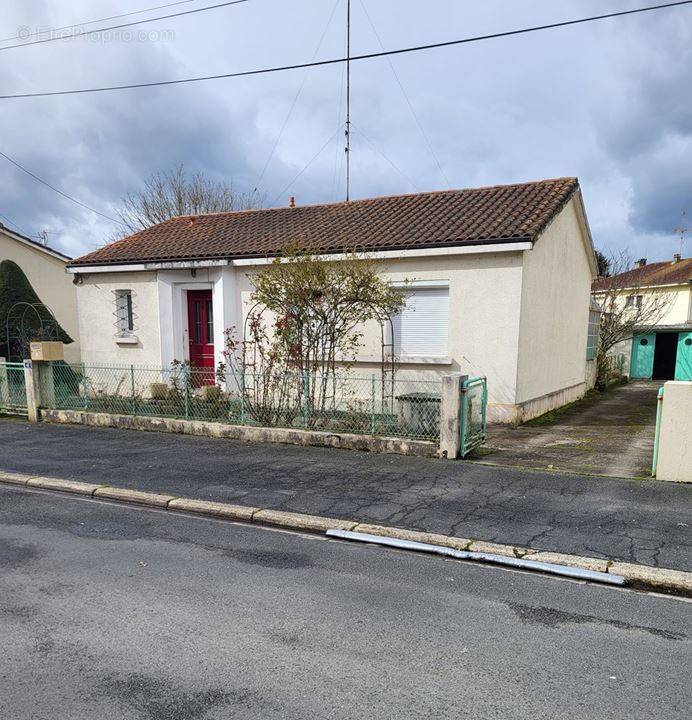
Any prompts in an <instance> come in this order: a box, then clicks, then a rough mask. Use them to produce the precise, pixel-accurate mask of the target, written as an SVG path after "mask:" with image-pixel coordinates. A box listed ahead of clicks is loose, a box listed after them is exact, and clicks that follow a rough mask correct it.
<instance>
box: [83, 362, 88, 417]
mask: <svg viewBox="0 0 692 720" xmlns="http://www.w3.org/2000/svg"><path fill="white" fill-rule="evenodd" d="M82 385H83V386H84V398H83V400H84V410H85V411H86V410H88V409H89V388H88V385H87V374H86V365H85V364H84V363H82Z"/></svg>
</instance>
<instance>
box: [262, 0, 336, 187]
mask: <svg viewBox="0 0 692 720" xmlns="http://www.w3.org/2000/svg"><path fill="white" fill-rule="evenodd" d="M340 2H341V0H336V2H335V3H334V7H333V8H332V11H331V13H330V15H329V19H328V20H327V24H326V25H325V27H324V30H323V31H322V35H321V36H320V41H319V43H317V47H316V48H315V52H314V54H313V56H312V59H313V60H314V59H315V58H316V57H317V53H318V52H319V51H320V48H321V47H322V43H323V42H324V38H325V36H326V35H327V30H329V26H330V25H331V24H332V19H333V18H334V13H335V12H336V8H337V7H338V5H339V3H340ZM309 73H310V69H309V68H308V69H307V70H306V71H305V74H304V75H303V81H302V82H301V83H300V87H299V88H298V92H297V93H296V95H295V97H294V98H293V102H292V103H291V107H290V109H289V111H288V114H287V115H286V118H285V119H284V122H283V125H282V126H281V129H280V130H279V134H278V135H277V136H276V140H274V144H273V145H272V149H271V151H270V152H269V155H268V157H267V160H266V162H265V163H264V167H263V168H262V172H261V173H260V175H259V177H258V178H257V181H256V182H255V184H254V186H253V190H252V193H253V195H254V194H255V193H256V192H257V188H258V187H259V185H260V183H261V182H262V180H263V178H264V175H265V173H266V172H267V168H268V167H269V163H270V162H271V160H272V158H273V157H274V153H275V152H276V148H277V147H278V145H279V142H281V138H282V137H283V134H284V130H286V126H287V125H288V123H289V121H290V119H291V117H292V116H293V111H294V110H295V107H296V104H297V103H298V98H300V95H301V93H302V92H303V88H304V87H305V82H306V81H307V79H308V75H309Z"/></svg>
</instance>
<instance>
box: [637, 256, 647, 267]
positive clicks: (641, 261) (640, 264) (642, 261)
mask: <svg viewBox="0 0 692 720" xmlns="http://www.w3.org/2000/svg"><path fill="white" fill-rule="evenodd" d="M644 265H646V258H639V260H637V262H635V263H634V267H636V268H643V267H644Z"/></svg>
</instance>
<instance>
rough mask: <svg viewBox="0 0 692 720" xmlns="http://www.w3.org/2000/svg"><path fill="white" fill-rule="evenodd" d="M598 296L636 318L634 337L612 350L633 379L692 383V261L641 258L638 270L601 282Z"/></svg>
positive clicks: (596, 285) (597, 284)
mask: <svg viewBox="0 0 692 720" xmlns="http://www.w3.org/2000/svg"><path fill="white" fill-rule="evenodd" d="M593 293H594V298H596V300H597V301H599V302H601V303H603V302H604V298H605V297H606V296H608V297H609V298H611V299H612V300H611V301H612V302H613V303H616V306H617V307H618V308H619V311H623V310H624V312H625V313H627V312H630V313H631V314H632V317H633V318H635V320H634V321H633V328H632V334H631V337H627V338H626V339H625V340H623V341H622V342H620V343H618V344H617V345H616V346H615V347H614V348H613V351H612V352H613V353H614V354H619V355H622V356H624V370H625V372H626V373H627V374H629V377H630V378H632V379H646V380H651V379H652V378H653V379H655V380H692V258H682V257H680V255H678V254H676V255H674V256H673V259H672V261H666V262H655V263H648V264H647V261H646V258H641V259H640V260H638V261H637V262H636V263H635V267H634V268H633V269H632V270H629V271H627V272H624V273H620V274H619V275H614V276H612V277H601V278H598V279H597V280H596V281H595V282H594V284H593ZM637 318H639V319H637Z"/></svg>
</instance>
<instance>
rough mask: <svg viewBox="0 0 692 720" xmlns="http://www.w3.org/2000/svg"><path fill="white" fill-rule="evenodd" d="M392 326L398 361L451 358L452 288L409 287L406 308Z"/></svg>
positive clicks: (438, 286)
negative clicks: (448, 356)
mask: <svg viewBox="0 0 692 720" xmlns="http://www.w3.org/2000/svg"><path fill="white" fill-rule="evenodd" d="M392 324H393V330H394V352H395V354H396V355H397V356H398V357H445V356H447V354H448V352H449V351H448V347H447V338H448V327H449V286H448V285H446V284H445V285H444V286H442V285H438V284H436V285H432V286H423V287H413V288H412V287H409V288H408V289H407V291H406V308H405V309H404V310H403V311H402V312H401V314H399V315H397V316H395V317H394V318H392Z"/></svg>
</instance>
